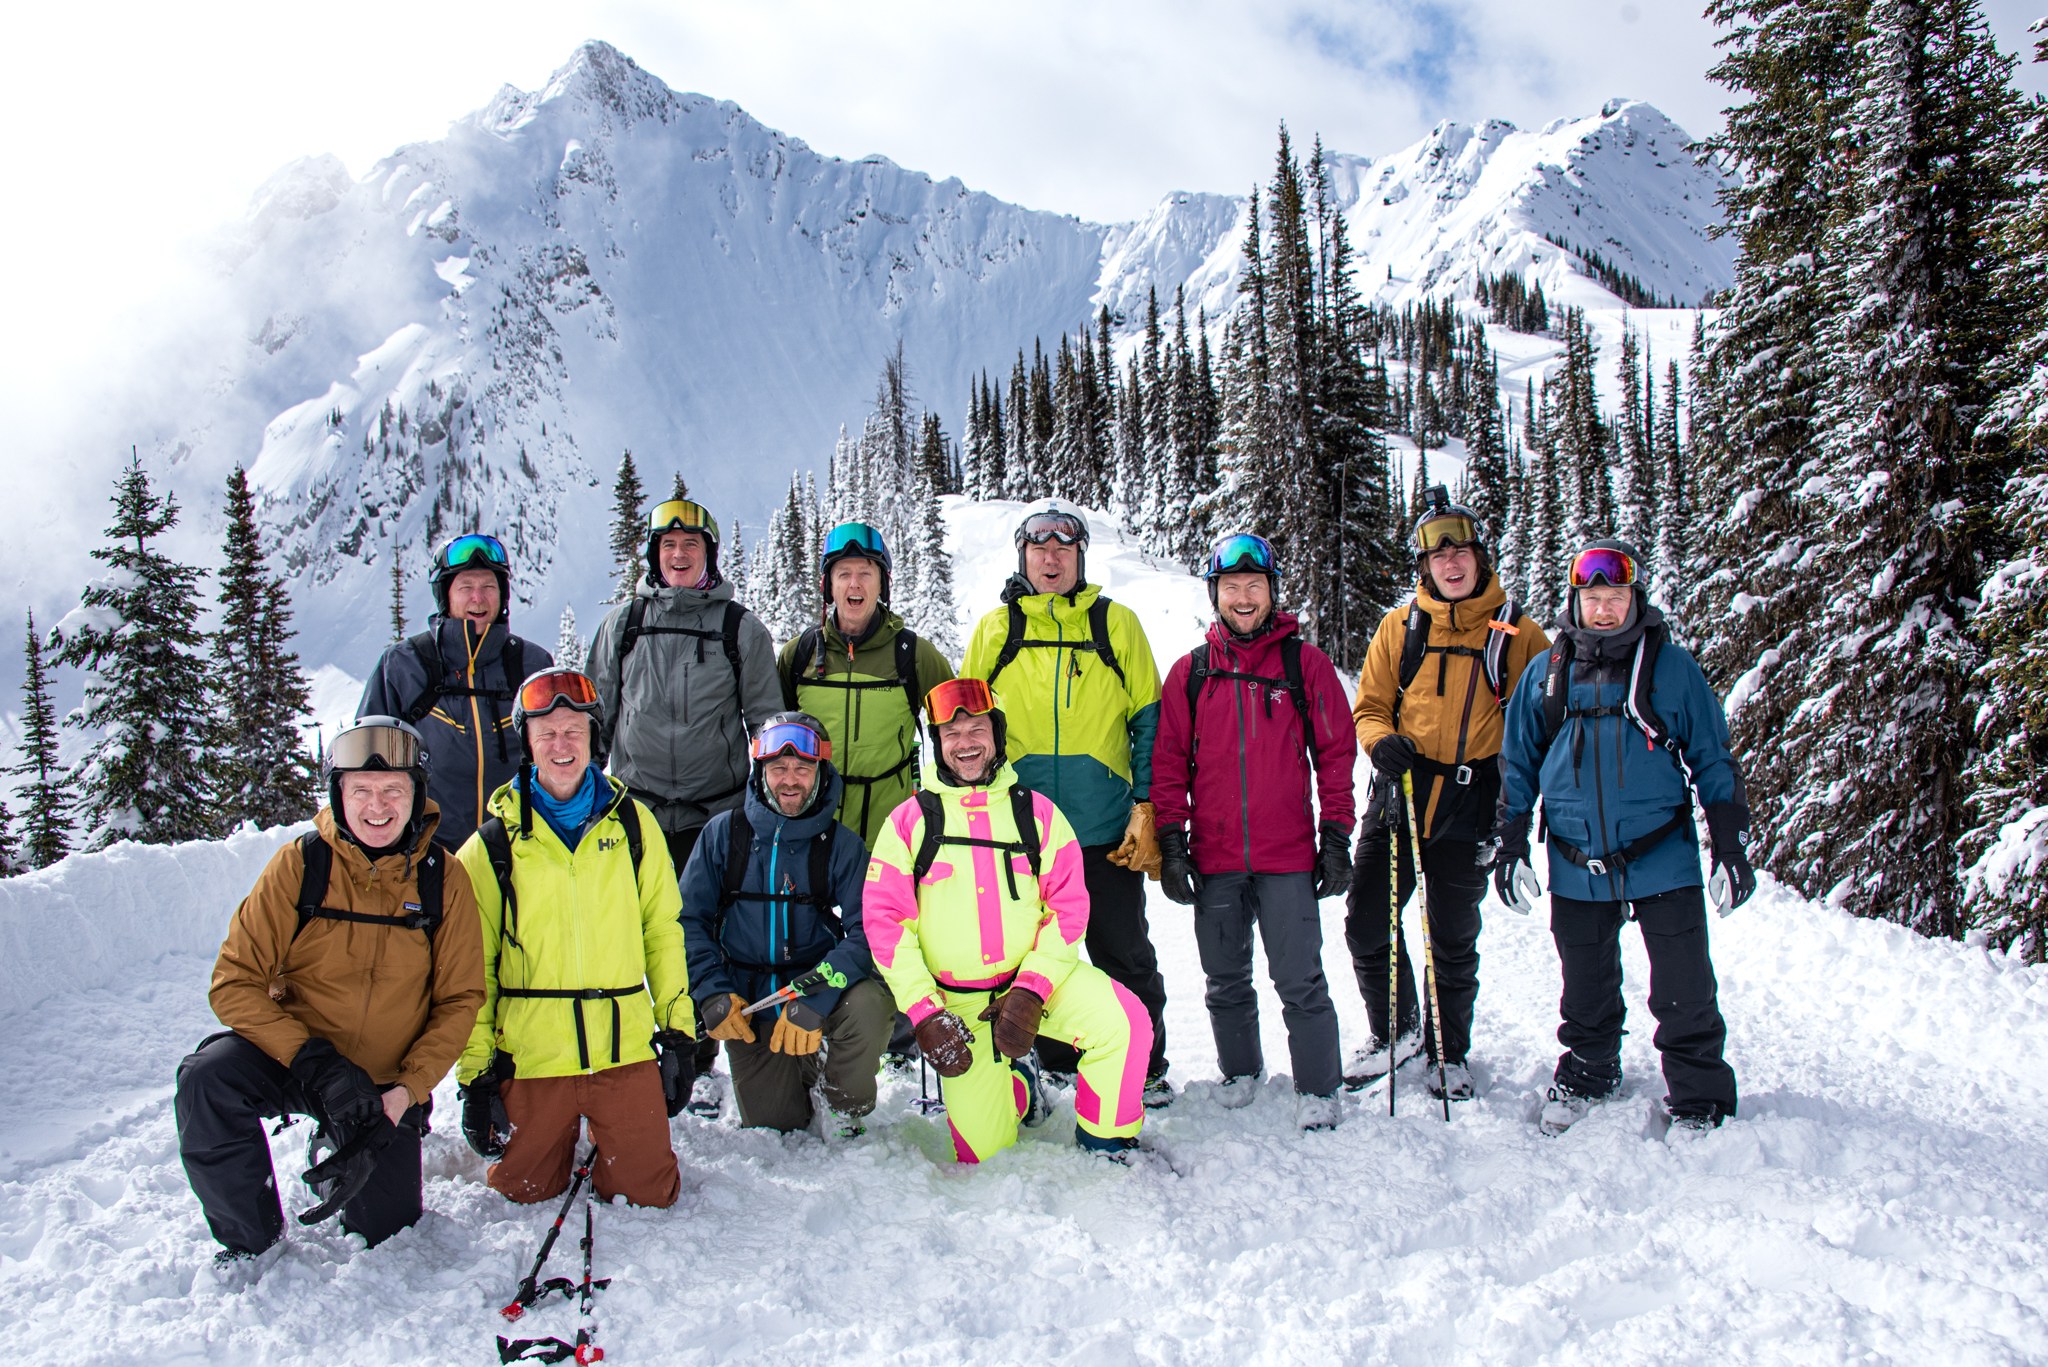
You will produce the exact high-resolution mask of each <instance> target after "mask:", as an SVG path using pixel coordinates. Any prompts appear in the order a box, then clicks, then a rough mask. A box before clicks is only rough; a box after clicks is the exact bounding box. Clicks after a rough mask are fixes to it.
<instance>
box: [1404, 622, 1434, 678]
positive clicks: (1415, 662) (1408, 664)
mask: <svg viewBox="0 0 2048 1367" xmlns="http://www.w3.org/2000/svg"><path fill="white" fill-rule="evenodd" d="M1428 649H1429V614H1428V613H1426V612H1424V611H1423V610H1422V604H1421V603H1419V602H1415V603H1410V604H1409V605H1408V621H1407V623H1406V624H1405V625H1404V626H1403V627H1402V628H1401V689H1402V691H1403V692H1406V691H1407V688H1408V685H1409V684H1412V683H1414V682H1415V676H1416V675H1417V674H1418V673H1420V672H1421V670H1422V657H1423V654H1424V653H1425V652H1426V651H1428Z"/></svg>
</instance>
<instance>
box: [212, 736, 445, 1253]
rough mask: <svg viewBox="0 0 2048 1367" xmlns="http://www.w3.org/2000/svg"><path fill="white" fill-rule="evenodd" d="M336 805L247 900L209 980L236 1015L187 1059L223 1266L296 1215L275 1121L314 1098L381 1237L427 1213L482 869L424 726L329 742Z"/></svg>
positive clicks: (328, 1184)
mask: <svg viewBox="0 0 2048 1367" xmlns="http://www.w3.org/2000/svg"><path fill="white" fill-rule="evenodd" d="M326 769H327V773H326V777H327V793H328V805H327V806H326V807H323V808H322V809H321V810H320V812H319V814H318V815H317V816H316V817H315V818H314V823H313V824H314V830H313V831H312V832H311V833H310V834H308V835H305V836H303V837H301V838H299V839H297V840H294V841H292V842H291V843H290V844H288V845H286V846H285V847H284V848H283V849H280V850H279V851H278V852H277V853H276V854H274V855H272V856H271V859H270V863H269V864H267V865H266V866H264V869H263V873H262V875H261V876H260V877H258V878H257V880H256V886H255V887H254V888H253V889H251V890H250V892H249V895H248V896H247V897H246V898H244V899H243V901H242V905H241V906H239V907H238V908H236V910H235V916H234V920H233V922H232V923H230V925H229V927H228V935H227V940H226V941H225V942H224V943H223V944H222V945H221V948H220V957H219V959H217V960H216V961H215V963H214V968H213V987H212V990H211V992H210V993H209V997H210V1000H211V1001H212V1004H213V1010H214V1014H215V1015H216V1016H218V1017H220V1022H221V1024H223V1025H225V1026H227V1027H228V1028H227V1029H226V1030H225V1031H222V1032H221V1033H219V1034H216V1035H212V1036H209V1037H208V1038H207V1039H206V1040H204V1041H203V1042H202V1043H201V1044H200V1046H199V1048H198V1049H197V1050H196V1051H194V1052H193V1053H192V1054H190V1055H188V1056H187V1057H186V1059H185V1061H184V1062H183V1063H181V1064H179V1065H178V1090H177V1117H178V1151H179V1156H180V1157H181V1158H183V1159H184V1162H185V1175H186V1177H187V1178H188V1179H189V1180H190V1181H191V1183H192V1191H193V1193H194V1194H195V1195H196V1196H198V1198H199V1204H200V1206H201V1207H202V1208H203V1209H204V1210H205V1212H206V1223H207V1225H208V1226H209V1227H210V1228H211V1229H212V1231H213V1237H214V1238H216V1239H218V1240H219V1241H220V1243H221V1251H220V1252H219V1253H217V1254H216V1255H214V1261H215V1262H216V1263H217V1264H220V1265H222V1266H229V1265H232V1264H234V1263H236V1262H240V1261H243V1260H246V1259H252V1258H254V1257H255V1256H256V1255H257V1254H259V1253H262V1252H263V1251H264V1250H265V1249H267V1248H269V1247H270V1246H271V1245H273V1244H275V1243H277V1242H278V1240H279V1239H281V1238H282V1237H283V1235H284V1214H283V1211H282V1209H281V1208H280V1206H279V1203H278V1195H277V1183H276V1179H275V1175H274V1174H273V1172H272V1171H271V1165H270V1148H269V1144H268V1142H267V1140H266V1139H265V1136H264V1133H263V1122H264V1120H265V1119H267V1118H270V1117H273V1116H288V1115H311V1116H313V1117H314V1118H315V1119H316V1120H318V1121H319V1122H320V1133H321V1134H322V1135H324V1136H325V1142H326V1143H327V1144H329V1145H331V1146H332V1147H333V1149H334V1152H333V1154H332V1155H331V1156H330V1157H329V1158H328V1159H327V1160H325V1161H322V1162H320V1163H318V1164H316V1165H315V1166H314V1168H313V1170H312V1171H311V1172H310V1173H308V1174H307V1180H308V1181H309V1182H310V1183H312V1184H313V1186H314V1190H315V1192H316V1193H318V1194H319V1195H320V1197H321V1198H322V1199H321V1203H320V1205H319V1206H318V1207H317V1208H316V1209H315V1211H309V1212H308V1213H307V1215H306V1216H301V1217H300V1218H301V1219H302V1220H306V1221H307V1222H309V1223H310V1222H311V1220H309V1219H308V1217H313V1218H315V1219H317V1218H324V1216H325V1215H327V1214H331V1213H333V1210H334V1209H335V1208H336V1207H337V1206H338V1207H339V1209H340V1211H341V1225H342V1228H343V1229H345V1230H347V1231H349V1232H350V1233H352V1234H360V1235H362V1236H363V1237H364V1238H365V1239H366V1240H368V1241H369V1243H370V1244H372V1245H375V1244H378V1243H381V1242H383V1241H384V1240H385V1239H388V1238H390V1237H391V1236H392V1235H393V1234H396V1233H397V1232H398V1231H399V1230H401V1229H404V1228H406V1227H407V1226H409V1225H411V1224H412V1223H413V1222H414V1221H415V1220H417V1219H419V1217H420V1208H421V1182H420V1136H421V1135H422V1134H423V1133H425V1131H426V1128H427V1115H428V1113H429V1111H430V1110H431V1108H432V1094H433V1090H434V1084H435V1083H437V1082H439V1081H440V1080H441V1078H442V1077H443V1076H445V1075H446V1074H447V1072H448V1070H449V1068H450V1067H452V1066H453V1065H454V1063H455V1059H456V1056H457V1055H458V1054H460V1053H461V1051H462V1045H463V1042H464V1041H465V1040H466V1039H468V1037H469V1031H470V1027H471V1025H472V1024H473V1023H474V1021H475V1020H476V1014H477V1009H478V1007H480V1006H481V1005H482V1004H483V999H484V974H483V947H482V937H481V932H480V929H479V925H478V918H477V911H476V901H475V898H474V897H473V896H472V895H471V892H470V884H469V875H468V874H467V873H466V872H464V870H463V867H462V865H461V864H459V863H457V862H456V861H455V860H454V859H453V858H452V857H451V856H450V855H449V854H448V853H447V852H446V851H445V850H443V849H441V848H440V847H438V846H436V845H435V844H434V843H433V840H432V835H433V831H434V827H435V823H436V822H437V821H438V819H439V817H438V812H437V809H436V808H435V806H434V804H433V803H432V802H431V801H429V800H428V799H427V795H426V756H425V754H424V753H423V751H422V748H421V745H420V737H419V733H418V732H417V731H415V730H413V729H412V727H410V726H408V725H406V724H405V723H404V722H402V721H399V720H398V719H396V718H394V717H364V718H362V719H361V720H359V721H357V722H356V723H355V724H353V725H352V726H350V727H348V728H347V729H346V730H344V731H342V732H341V733H340V734H339V735H337V736H336V737H335V738H334V741H333V744H332V745H331V746H330V747H329V749H328V752H327V766H326Z"/></svg>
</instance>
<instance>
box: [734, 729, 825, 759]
mask: <svg viewBox="0 0 2048 1367" xmlns="http://www.w3.org/2000/svg"><path fill="white" fill-rule="evenodd" d="M749 753H750V754H751V755H752V756H753V757H754V758H755V759H757V760H767V759H775V758H777V757H779V756H782V755H795V756H796V757H797V758H798V759H807V760H809V761H811V763H813V764H817V763H820V762H822V761H824V760H828V759H830V758H832V742H831V740H830V739H828V738H827V737H826V736H825V734H824V733H823V732H821V731H819V730H818V729H817V728H815V727H812V726H806V725H805V724H804V723H802V722H800V721H772V722H769V723H768V724H767V725H766V726H763V727H762V728H761V729H760V730H759V731H758V732H756V733H755V735H754V740H753V744H752V745H751V746H750V747H749Z"/></svg>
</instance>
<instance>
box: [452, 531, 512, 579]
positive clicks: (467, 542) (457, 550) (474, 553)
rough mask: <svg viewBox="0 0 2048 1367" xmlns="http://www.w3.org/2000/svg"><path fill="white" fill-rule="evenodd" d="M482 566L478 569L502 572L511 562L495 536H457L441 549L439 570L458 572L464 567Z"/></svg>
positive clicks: (473, 534)
mask: <svg viewBox="0 0 2048 1367" xmlns="http://www.w3.org/2000/svg"><path fill="white" fill-rule="evenodd" d="M479 561H481V562H482V564H481V565H480V566H479V568H484V569H498V570H502V569H504V568H505V567H506V566H507V565H509V564H510V563H511V562H510V561H509V560H508V559H507V558H506V556H505V544H504V543H503V542H502V541H500V540H498V538H497V537H495V536H485V535H483V534H482V533H480V532H471V533H470V534H469V535H468V536H458V537H456V538H455V539H454V540H453V541H451V542H449V543H448V544H447V545H445V546H443V547H442V548H441V568H442V569H445V570H459V569H462V568H464V567H466V566H472V565H478V562H479Z"/></svg>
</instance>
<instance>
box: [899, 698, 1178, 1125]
mask: <svg viewBox="0 0 2048 1367" xmlns="http://www.w3.org/2000/svg"><path fill="white" fill-rule="evenodd" d="M925 715H926V717H927V718H928V719H929V724H930V726H931V731H932V740H933V749H934V750H935V751H936V752H937V754H936V757H935V758H934V759H932V760H929V761H927V763H926V766H925V771H924V779H923V786H922V787H921V789H920V790H919V791H918V793H917V794H916V795H915V796H913V797H912V798H911V799H910V800H909V801H907V802H905V803H903V804H902V805H901V806H899V807H897V808H896V810H895V811H893V812H891V813H890V814H889V819H888V820H887V821H886V822H885V823H884V824H883V826H882V830H881V833H880V835H879V836H877V838H876V842H875V854H874V859H873V860H872V861H871V862H870V863H869V865H868V874H867V893H866V896H865V897H864V898H863V902H862V916H863V918H864V920H865V923H866V925H867V933H868V947H869V949H870V950H871V951H872V953H873V955H874V959H875V965H876V967H877V968H879V969H880V970H881V974H882V978H883V980H884V981H885V982H887V983H888V984H889V989H890V991H891V992H893V993H894V994H895V997H896V1000H897V1001H898V1002H901V1003H904V1004H905V1007H904V1010H905V1014H907V1015H908V1016H909V1017H910V1023H911V1025H912V1027H913V1028H914V1029H915V1030H916V1032H917V1043H918V1047H919V1048H920V1049H921V1050H923V1052H924V1056H925V1058H926V1059H927V1060H928V1061H929V1062H930V1063H931V1065H932V1067H933V1068H935V1069H936V1070H937V1071H938V1074H939V1076H940V1077H941V1078H943V1079H944V1080H945V1081H944V1090H945V1098H946V1119H947V1122H948V1123H949V1124H950V1125H951V1127H952V1133H953V1153H954V1156H955V1157H957V1158H958V1159H959V1160H960V1161H961V1162H963V1163H977V1162H980V1161H981V1160H982V1159H984V1158H987V1157H988V1156H989V1155H990V1154H992V1153H996V1152H998V1151H1000V1150H1002V1149H1006V1148H1008V1147H1009V1146H1010V1145H1012V1144H1014V1143H1015V1142H1016V1140H1017V1125H1018V1122H1019V1121H1020V1120H1021V1121H1023V1122H1025V1123H1027V1124H1028V1123H1033V1122H1035V1121H1037V1120H1042V1119H1043V1118H1044V1116H1045V1113H1046V1107H1045V1104H1044V1102H1043V1100H1042V1094H1041V1089H1040V1087H1039V1082H1038V1069H1037V1065H1036V1062H1035V1061H1034V1059H1033V1057H1032V1047H1033V1045H1034V1044H1035V1043H1036V1041H1037V1040H1038V1038H1039V1037H1040V1036H1041V1035H1043V1036H1045V1037H1046V1038H1048V1039H1054V1040H1058V1041H1060V1042H1062V1043H1064V1044H1067V1045H1069V1046H1071V1047H1072V1048H1073V1049H1074V1050H1076V1051H1078V1053H1079V1055H1080V1070H1079V1074H1078V1083H1077V1086H1076V1090H1075V1096H1074V1115H1075V1119H1076V1121H1077V1122H1078V1123H1077V1126H1076V1130H1075V1136H1074V1137H1075V1140H1076V1142H1078V1143H1079V1144H1080V1145H1081V1146H1082V1147H1083V1148H1088V1149H1094V1150H1099V1151H1102V1152H1104V1153H1107V1154H1109V1155H1111V1156H1113V1157H1121V1156H1122V1155H1123V1154H1124V1153H1125V1151H1127V1150H1129V1149H1133V1148H1136V1147H1137V1143H1138V1140H1137V1135H1138V1131H1139V1129H1140V1128H1142V1126H1143V1124H1144V1118H1145V1107H1144V1102H1143V1096H1144V1090H1145V1065H1146V1062H1147V1060H1148V1059H1149V1058H1150V1057H1151V1053H1152V1022H1151V1018H1150V1017H1149V1016H1147V1015H1146V1013H1145V1008H1144V1006H1143V1004H1141V1003H1140V1002H1139V1000H1138V998H1137V997H1136V996H1135V995H1134V994H1133V993H1132V992H1131V990H1130V989H1129V988H1127V987H1125V986H1124V985H1123V984H1121V983H1118V982H1116V981H1114V980H1112V979H1111V978H1110V977H1109V975H1108V974H1106V973H1104V972H1103V971H1102V970H1101V969H1099V968H1096V967H1094V966H1093V965H1091V964H1084V963H1082V962H1081V941H1082V939H1083V937H1084V936H1085V935H1086V934H1087V930H1088V885H1087V883H1086V882H1085V880H1084V878H1083V875H1082V872H1081V845H1080V842H1079V841H1077V840H1076V839H1075V838H1074V832H1073V828H1072V827H1070V826H1069V825H1068V824H1067V819H1066V818H1065V817H1064V816H1062V815H1060V811H1059V808H1057V807H1055V806H1053V804H1052V802H1051V801H1050V800H1049V799H1048V798H1046V797H1045V796H1044V795H1043V794H1041V793H1034V792H1032V791H1031V790H1030V789H1028V788H1025V787H1023V786H1022V785H1021V784H1019V783H1018V782H1017V774H1016V771H1015V770H1014V769H1012V768H1011V767H1010V765H1009V763H1008V762H1007V760H1006V759H1005V758H1004V755H1003V746H1004V738H1005V737H1004V732H1005V726H1004V720H1003V714H1002V712H1001V711H1000V710H998V709H997V707H996V701H995V695H994V694H993V693H992V692H991V691H990V689H989V686H988V685H987V683H985V682H983V681H982V680H980V679H968V678H963V679H952V680H949V681H947V682H945V683H942V684H940V685H939V686H938V687H937V688H934V689H933V690H932V691H931V692H930V693H929V694H928V695H927V696H926V698H925Z"/></svg>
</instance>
